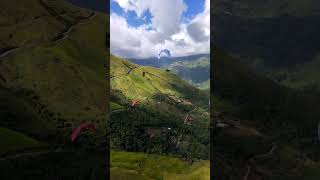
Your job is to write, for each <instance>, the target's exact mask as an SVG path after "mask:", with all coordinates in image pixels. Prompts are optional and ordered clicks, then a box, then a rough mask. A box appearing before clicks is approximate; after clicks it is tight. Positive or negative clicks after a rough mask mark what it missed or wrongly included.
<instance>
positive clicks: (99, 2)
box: [68, 0, 109, 13]
mask: <svg viewBox="0 0 320 180" xmlns="http://www.w3.org/2000/svg"><path fill="white" fill-rule="evenodd" d="M68 1H69V2H71V3H72V4H75V5H77V6H80V7H83V8H86V9H92V10H95V11H100V12H104V13H107V12H108V11H109V4H108V1H105V0H91V1H87V0H68Z"/></svg>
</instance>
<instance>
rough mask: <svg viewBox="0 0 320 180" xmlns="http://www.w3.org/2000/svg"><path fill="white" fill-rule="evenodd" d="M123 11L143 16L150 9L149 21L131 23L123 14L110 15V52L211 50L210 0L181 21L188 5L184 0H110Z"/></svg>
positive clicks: (126, 54)
mask: <svg viewBox="0 0 320 180" xmlns="http://www.w3.org/2000/svg"><path fill="white" fill-rule="evenodd" d="M113 1H116V2H117V3H118V4H119V6H120V7H121V8H123V10H124V11H125V12H128V11H134V12H136V14H137V16H138V17H140V18H142V16H143V14H144V12H146V11H147V10H148V11H149V12H150V14H151V16H152V18H151V24H148V25H147V24H144V25H141V26H139V27H133V26H130V25H129V24H128V23H127V21H126V17H123V16H120V15H117V14H115V13H112V14H111V16H110V24H111V26H110V31H111V32H110V33H111V34H110V35H111V39H110V41H111V53H113V54H115V55H118V56H121V57H126V58H147V57H155V56H157V54H158V52H159V51H160V50H162V49H169V50H170V51H171V52H172V56H186V55H192V54H199V53H209V51H210V0H206V1H205V7H204V11H203V12H202V13H199V14H197V15H196V16H195V17H194V18H193V19H191V20H189V21H188V22H186V23H182V20H181V18H182V14H183V12H185V11H186V9H187V6H186V4H185V3H184V2H183V0H113Z"/></svg>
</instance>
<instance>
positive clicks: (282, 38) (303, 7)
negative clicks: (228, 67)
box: [213, 0, 320, 70]
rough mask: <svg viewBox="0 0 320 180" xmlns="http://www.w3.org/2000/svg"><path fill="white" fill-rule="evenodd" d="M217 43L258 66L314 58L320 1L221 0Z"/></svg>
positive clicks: (217, 3) (217, 12)
mask: <svg viewBox="0 0 320 180" xmlns="http://www.w3.org/2000/svg"><path fill="white" fill-rule="evenodd" d="M213 6H214V10H213V11H214V15H215V20H214V22H213V28H214V29H213V30H214V34H215V45H217V46H218V47H220V48H222V49H225V50H227V51H228V52H229V53H230V54H231V55H232V56H234V57H241V59H242V60H243V61H246V62H248V63H249V64H252V65H254V66H255V67H256V68H258V70H265V68H270V67H272V68H276V67H281V68H282V67H289V66H295V65H297V64H303V63H305V62H308V61H311V60H312V59H313V58H314V57H315V55H316V54H317V53H319V51H320V48H319V46H318V45H317V43H318V42H319V40H320V36H319V33H318V32H319V30H320V22H319V20H318V19H319V17H320V8H319V7H320V5H319V1H314V0H308V1H295V0H294V1H287V0H280V1H274V0H268V1H264V2H261V1H255V0H245V1H241V2H235V1H229V0H218V1H215V3H214V4H213Z"/></svg>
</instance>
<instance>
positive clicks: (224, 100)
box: [211, 47, 320, 180]
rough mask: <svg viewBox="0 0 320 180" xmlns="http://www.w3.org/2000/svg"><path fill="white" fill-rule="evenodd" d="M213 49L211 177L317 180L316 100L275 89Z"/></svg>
mask: <svg viewBox="0 0 320 180" xmlns="http://www.w3.org/2000/svg"><path fill="white" fill-rule="evenodd" d="M214 48H215V49H214V60H215V61H213V72H214V74H213V76H214V77H215V78H214V79H213V81H214V87H215V88H214V91H213V95H214V98H216V99H218V100H219V101H213V102H214V106H212V108H213V109H212V112H213V113H212V116H213V120H214V122H215V123H214V124H216V126H215V128H214V130H213V132H214V137H212V139H213V141H211V143H212V142H213V143H214V147H215V149H214V150H213V152H211V153H213V154H215V157H214V161H215V162H216V166H215V169H216V170H215V171H214V176H215V177H217V178H218V177H220V178H221V177H223V178H222V179H243V178H245V179H249V180H251V179H259V178H265V179H317V178H319V176H320V174H319V173H318V169H319V165H318V162H319V156H318V145H317V144H318V143H317V142H316V141H317V126H318V125H317V124H318V119H319V116H320V111H319V106H320V99H319V98H318V97H317V96H314V95H311V94H306V93H301V92H300V91H297V90H295V89H291V88H288V87H286V86H283V85H279V84H278V83H276V82H274V81H272V80H271V79H268V78H267V77H265V76H264V75H261V74H258V73H256V72H255V70H254V69H252V68H251V67H250V66H247V65H246V64H245V63H243V62H241V60H239V59H235V58H233V57H232V56H230V55H228V54H227V53H225V52H224V51H223V50H222V49H219V48H216V47H214ZM215 102H216V103H215Z"/></svg>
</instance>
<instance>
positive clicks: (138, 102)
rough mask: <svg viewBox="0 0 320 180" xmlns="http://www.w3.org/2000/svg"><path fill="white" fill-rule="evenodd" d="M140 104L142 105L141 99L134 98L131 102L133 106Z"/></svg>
mask: <svg viewBox="0 0 320 180" xmlns="http://www.w3.org/2000/svg"><path fill="white" fill-rule="evenodd" d="M139 105H140V101H139V100H133V101H132V104H131V107H136V106H139Z"/></svg>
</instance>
